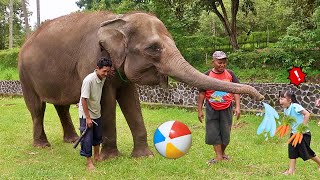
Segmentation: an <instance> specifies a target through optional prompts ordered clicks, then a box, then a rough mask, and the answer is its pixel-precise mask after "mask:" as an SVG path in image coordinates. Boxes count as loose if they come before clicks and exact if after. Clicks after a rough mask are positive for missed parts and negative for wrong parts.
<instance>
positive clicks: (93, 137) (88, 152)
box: [79, 118, 102, 157]
mask: <svg viewBox="0 0 320 180" xmlns="http://www.w3.org/2000/svg"><path fill="white" fill-rule="evenodd" d="M79 119H80V133H81V134H82V132H83V131H84V130H85V129H86V119H85V118H79ZM93 120H94V121H95V122H96V123H97V124H98V126H97V125H96V124H95V123H92V127H91V128H89V129H87V131H86V134H85V136H84V137H83V139H82V140H81V150H80V155H81V156H85V157H91V156H92V146H97V145H99V144H100V143H101V142H102V127H101V124H100V122H101V120H100V118H98V119H93Z"/></svg>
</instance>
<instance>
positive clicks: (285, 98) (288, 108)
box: [279, 91, 320, 175]
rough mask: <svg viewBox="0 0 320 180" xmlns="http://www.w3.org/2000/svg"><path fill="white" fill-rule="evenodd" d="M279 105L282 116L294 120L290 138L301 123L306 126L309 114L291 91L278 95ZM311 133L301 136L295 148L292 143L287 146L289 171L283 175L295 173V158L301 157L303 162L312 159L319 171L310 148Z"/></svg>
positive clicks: (317, 159)
mask: <svg viewBox="0 0 320 180" xmlns="http://www.w3.org/2000/svg"><path fill="white" fill-rule="evenodd" d="M279 96H280V97H279V98H280V105H281V106H282V107H283V108H284V114H285V115H286V116H291V117H294V118H295V119H296V122H295V123H294V124H292V129H291V134H290V137H291V136H292V135H293V134H294V133H297V127H298V126H299V125H300V124H301V123H303V124H305V125H307V124H308V121H309V116H310V113H309V112H308V111H307V110H306V109H304V108H303V107H302V106H301V105H300V104H298V101H297V99H296V96H295V94H294V93H293V92H291V91H283V92H281V93H280V94H279ZM310 142H311V133H310V131H308V132H305V133H304V134H303V139H302V142H301V144H299V143H298V144H297V146H296V147H294V146H292V142H291V143H290V144H288V152H289V159H290V162H289V169H287V170H286V171H285V172H284V173H283V174H285V175H291V174H293V173H294V172H295V167H296V161H297V158H299V157H301V158H302V159H303V160H304V161H306V160H308V159H312V160H313V161H314V162H316V163H317V164H318V170H319V171H320V159H319V157H318V156H316V154H315V153H314V152H313V151H312V149H311V148H310Z"/></svg>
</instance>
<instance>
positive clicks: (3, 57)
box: [0, 48, 20, 69]
mask: <svg viewBox="0 0 320 180" xmlns="http://www.w3.org/2000/svg"><path fill="white" fill-rule="evenodd" d="M19 50H20V49H19V48H14V49H9V50H1V51H0V67H2V68H5V69H6V68H17V66H18V54H19Z"/></svg>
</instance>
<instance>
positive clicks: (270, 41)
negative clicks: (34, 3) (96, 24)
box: [0, 0, 320, 83]
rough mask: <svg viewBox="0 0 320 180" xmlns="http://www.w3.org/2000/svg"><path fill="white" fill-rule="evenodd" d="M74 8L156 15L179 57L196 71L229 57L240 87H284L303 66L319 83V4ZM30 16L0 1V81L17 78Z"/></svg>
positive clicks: (124, 1)
mask: <svg viewBox="0 0 320 180" xmlns="http://www.w3.org/2000/svg"><path fill="white" fill-rule="evenodd" d="M38 2H40V3H41V0H38ZM10 4H12V6H10ZM76 4H77V5H78V7H79V11H98V10H108V11H112V12H114V13H118V14H122V13H126V12H129V11H145V12H150V13H152V14H154V15H156V16H157V17H158V18H159V19H160V20H161V21H162V22H163V23H164V24H165V25H166V27H167V29H168V30H169V32H170V33H171V34H172V36H173V38H174V40H175V42H176V45H177V47H178V48H179V50H180V51H181V53H182V55H183V56H184V57H185V58H186V60H187V61H188V62H189V63H190V64H192V65H193V66H194V67H196V68H197V69H198V70H200V71H206V70H207V69H208V68H210V64H211V63H210V62H211V54H212V52H213V51H215V50H223V51H225V52H227V53H228V55H229V65H228V68H230V69H232V70H233V71H235V73H236V74H237V75H238V76H239V78H240V80H241V81H242V82H283V83H288V82H289V80H288V79H287V77H288V75H289V73H288V70H289V69H290V68H291V67H293V66H297V67H302V70H303V72H305V73H306V74H307V77H306V81H307V82H309V83H310V82H311V83H319V82H320V51H319V50H320V0H230V1H224V0H79V1H77V2H76ZM61 6H63V4H62V5H61ZM11 8H12V11H10V9H11ZM10 12H13V13H12V14H11V13H10ZM30 13H31V12H29V11H28V0H0V70H1V73H0V79H2V80H18V79H19V78H18V73H17V68H16V67H17V56H18V53H19V49H20V47H21V46H22V44H23V42H24V41H25V39H26V37H27V34H29V33H32V31H34V30H36V28H37V26H35V27H30V26H29V24H28V17H29V16H30ZM25 15H27V16H25ZM39 16H40V14H39ZM11 17H12V21H11ZM26 18H27V19H26ZM11 22H12V23H11ZM38 23H39V24H40V23H43V22H38ZM10 26H11V27H10ZM11 30H12V31H11ZM10 31H11V32H12V36H10V35H11V33H10Z"/></svg>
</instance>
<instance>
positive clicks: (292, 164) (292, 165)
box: [283, 159, 297, 175]
mask: <svg viewBox="0 0 320 180" xmlns="http://www.w3.org/2000/svg"><path fill="white" fill-rule="evenodd" d="M296 162H297V160H296V159H290V161H289V169H288V170H286V171H285V172H284V173H283V174H284V175H292V174H294V171H295V169H296Z"/></svg>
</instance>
